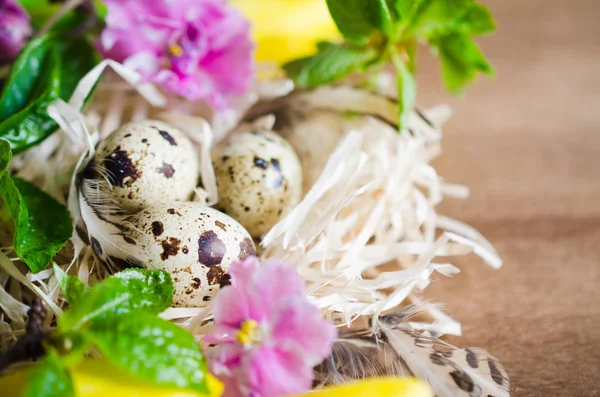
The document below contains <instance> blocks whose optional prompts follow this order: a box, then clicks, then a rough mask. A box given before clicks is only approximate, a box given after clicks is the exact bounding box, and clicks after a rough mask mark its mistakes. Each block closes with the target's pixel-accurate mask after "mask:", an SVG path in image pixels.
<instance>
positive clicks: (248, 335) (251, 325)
mask: <svg viewBox="0 0 600 397" xmlns="http://www.w3.org/2000/svg"><path fill="white" fill-rule="evenodd" d="M235 340H237V341H238V342H239V343H241V344H242V345H244V346H248V345H251V344H254V343H257V342H260V329H259V327H258V323H257V322H256V321H254V320H246V321H244V323H243V324H242V326H241V327H240V330H239V331H238V333H237V335H236V336H235Z"/></svg>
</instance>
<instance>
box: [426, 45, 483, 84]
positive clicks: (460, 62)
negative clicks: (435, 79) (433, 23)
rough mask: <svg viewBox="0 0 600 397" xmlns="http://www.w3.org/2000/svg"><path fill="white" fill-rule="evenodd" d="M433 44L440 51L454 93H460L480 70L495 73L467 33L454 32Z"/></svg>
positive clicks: (445, 78)
mask: <svg viewBox="0 0 600 397" xmlns="http://www.w3.org/2000/svg"><path fill="white" fill-rule="evenodd" d="M432 44H433V45H434V46H435V47H436V48H437V49H438V51H439V56H440V60H441V62H442V72H443V78H444V82H445V84H446V87H447V88H448V90H450V91H451V92H453V93H460V92H461V91H462V90H463V89H464V88H465V86H466V85H467V84H469V83H470V82H472V81H473V80H474V79H475V78H476V77H477V74H478V73H479V72H483V73H486V74H488V75H491V74H493V73H494V69H493V68H492V66H491V65H490V63H489V62H488V61H487V59H486V58H485V56H484V55H483V53H482V52H481V50H480V49H479V47H478V46H477V44H475V42H474V41H473V40H472V39H471V38H470V37H468V36H466V35H463V34H452V35H449V36H446V37H443V38H441V39H439V40H437V41H435V42H433V43H432Z"/></svg>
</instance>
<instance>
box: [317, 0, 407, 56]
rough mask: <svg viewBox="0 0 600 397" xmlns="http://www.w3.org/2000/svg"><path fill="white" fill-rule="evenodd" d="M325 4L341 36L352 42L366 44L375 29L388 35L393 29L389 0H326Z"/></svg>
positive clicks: (393, 21)
mask: <svg viewBox="0 0 600 397" xmlns="http://www.w3.org/2000/svg"><path fill="white" fill-rule="evenodd" d="M327 6H328V8H329V13H330V14H331V17H332V18H333V20H334V21H335V24H336V26H337V28H338V30H339V31H340V33H341V34H342V36H344V38H345V39H346V40H348V41H350V42H352V43H354V44H359V45H365V44H367V43H368V42H369V40H370V39H371V36H372V35H373V33H375V31H377V30H379V31H381V32H382V33H384V34H386V35H388V36H391V35H392V34H393V33H394V31H395V26H394V24H395V19H396V13H395V10H393V9H391V8H390V6H389V0H327Z"/></svg>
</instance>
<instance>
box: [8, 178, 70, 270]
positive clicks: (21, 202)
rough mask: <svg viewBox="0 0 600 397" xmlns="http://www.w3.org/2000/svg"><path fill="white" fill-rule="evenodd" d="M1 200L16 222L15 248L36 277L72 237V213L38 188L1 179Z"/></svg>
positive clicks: (21, 180) (19, 181)
mask: <svg viewBox="0 0 600 397" xmlns="http://www.w3.org/2000/svg"><path fill="white" fill-rule="evenodd" d="M0 196H1V197H2V199H3V200H4V203H5V205H6V206H7V207H8V209H9V212H10V214H11V216H12V218H13V220H14V222H15V235H14V241H13V245H14V248H15V251H16V253H17V255H18V256H19V258H21V259H22V260H23V262H25V263H26V264H27V266H28V267H29V269H31V271H32V272H34V273H37V272H39V271H42V270H44V269H45V268H46V266H47V265H48V263H50V261H51V260H52V258H53V257H54V255H56V253H57V252H58V251H59V250H60V249H61V248H62V247H64V246H65V244H66V243H67V241H69V239H70V238H71V236H72V234H73V226H72V224H71V217H70V215H69V211H68V210H67V209H66V208H65V207H64V206H63V205H62V204H60V203H59V202H58V201H56V200H55V199H54V198H52V197H51V196H49V195H48V194H47V193H45V192H43V191H42V190H41V189H39V188H38V187H36V186H35V185H33V184H31V183H29V182H27V181H25V180H23V179H20V178H12V177H11V176H10V175H9V174H8V173H7V172H4V173H2V175H0Z"/></svg>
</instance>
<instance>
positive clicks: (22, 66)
mask: <svg viewBox="0 0 600 397" xmlns="http://www.w3.org/2000/svg"><path fill="white" fill-rule="evenodd" d="M98 61H99V58H98V55H97V53H96V51H95V50H94V48H93V47H92V46H91V45H90V44H89V43H88V42H87V41H86V40H85V39H84V38H79V39H68V38H66V37H64V36H59V35H57V34H53V33H51V34H48V35H45V36H42V37H40V38H38V39H35V40H33V41H32V42H31V43H30V44H28V45H27V46H26V47H25V49H24V50H23V51H22V53H21V55H20V56H19V58H18V59H17V61H16V62H15V64H14V65H13V67H12V68H11V73H10V75H9V79H8V81H7V83H6V86H5V89H4V92H3V94H2V97H1V98H0V138H4V139H6V140H8V141H9V142H10V144H11V148H12V150H13V152H15V153H18V152H22V151H23V150H25V149H27V148H29V147H31V146H34V145H36V144H38V143H39V142H41V141H43V140H44V139H46V138H47V137H48V136H50V135H51V134H52V133H53V132H54V131H55V130H56V129H57V128H58V126H57V125H56V123H54V121H53V120H52V119H51V118H50V116H48V113H47V108H48V105H50V104H51V103H52V102H54V101H55V100H56V99H58V98H59V97H61V98H62V99H64V100H68V99H69V97H70V96H71V94H72V93H73V91H74V90H75V87H76V85H77V82H78V81H79V80H80V79H81V78H82V77H83V76H84V75H85V74H86V73H87V72H89V71H90V69H92V68H93V67H94V65H96V64H97V63H98Z"/></svg>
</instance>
